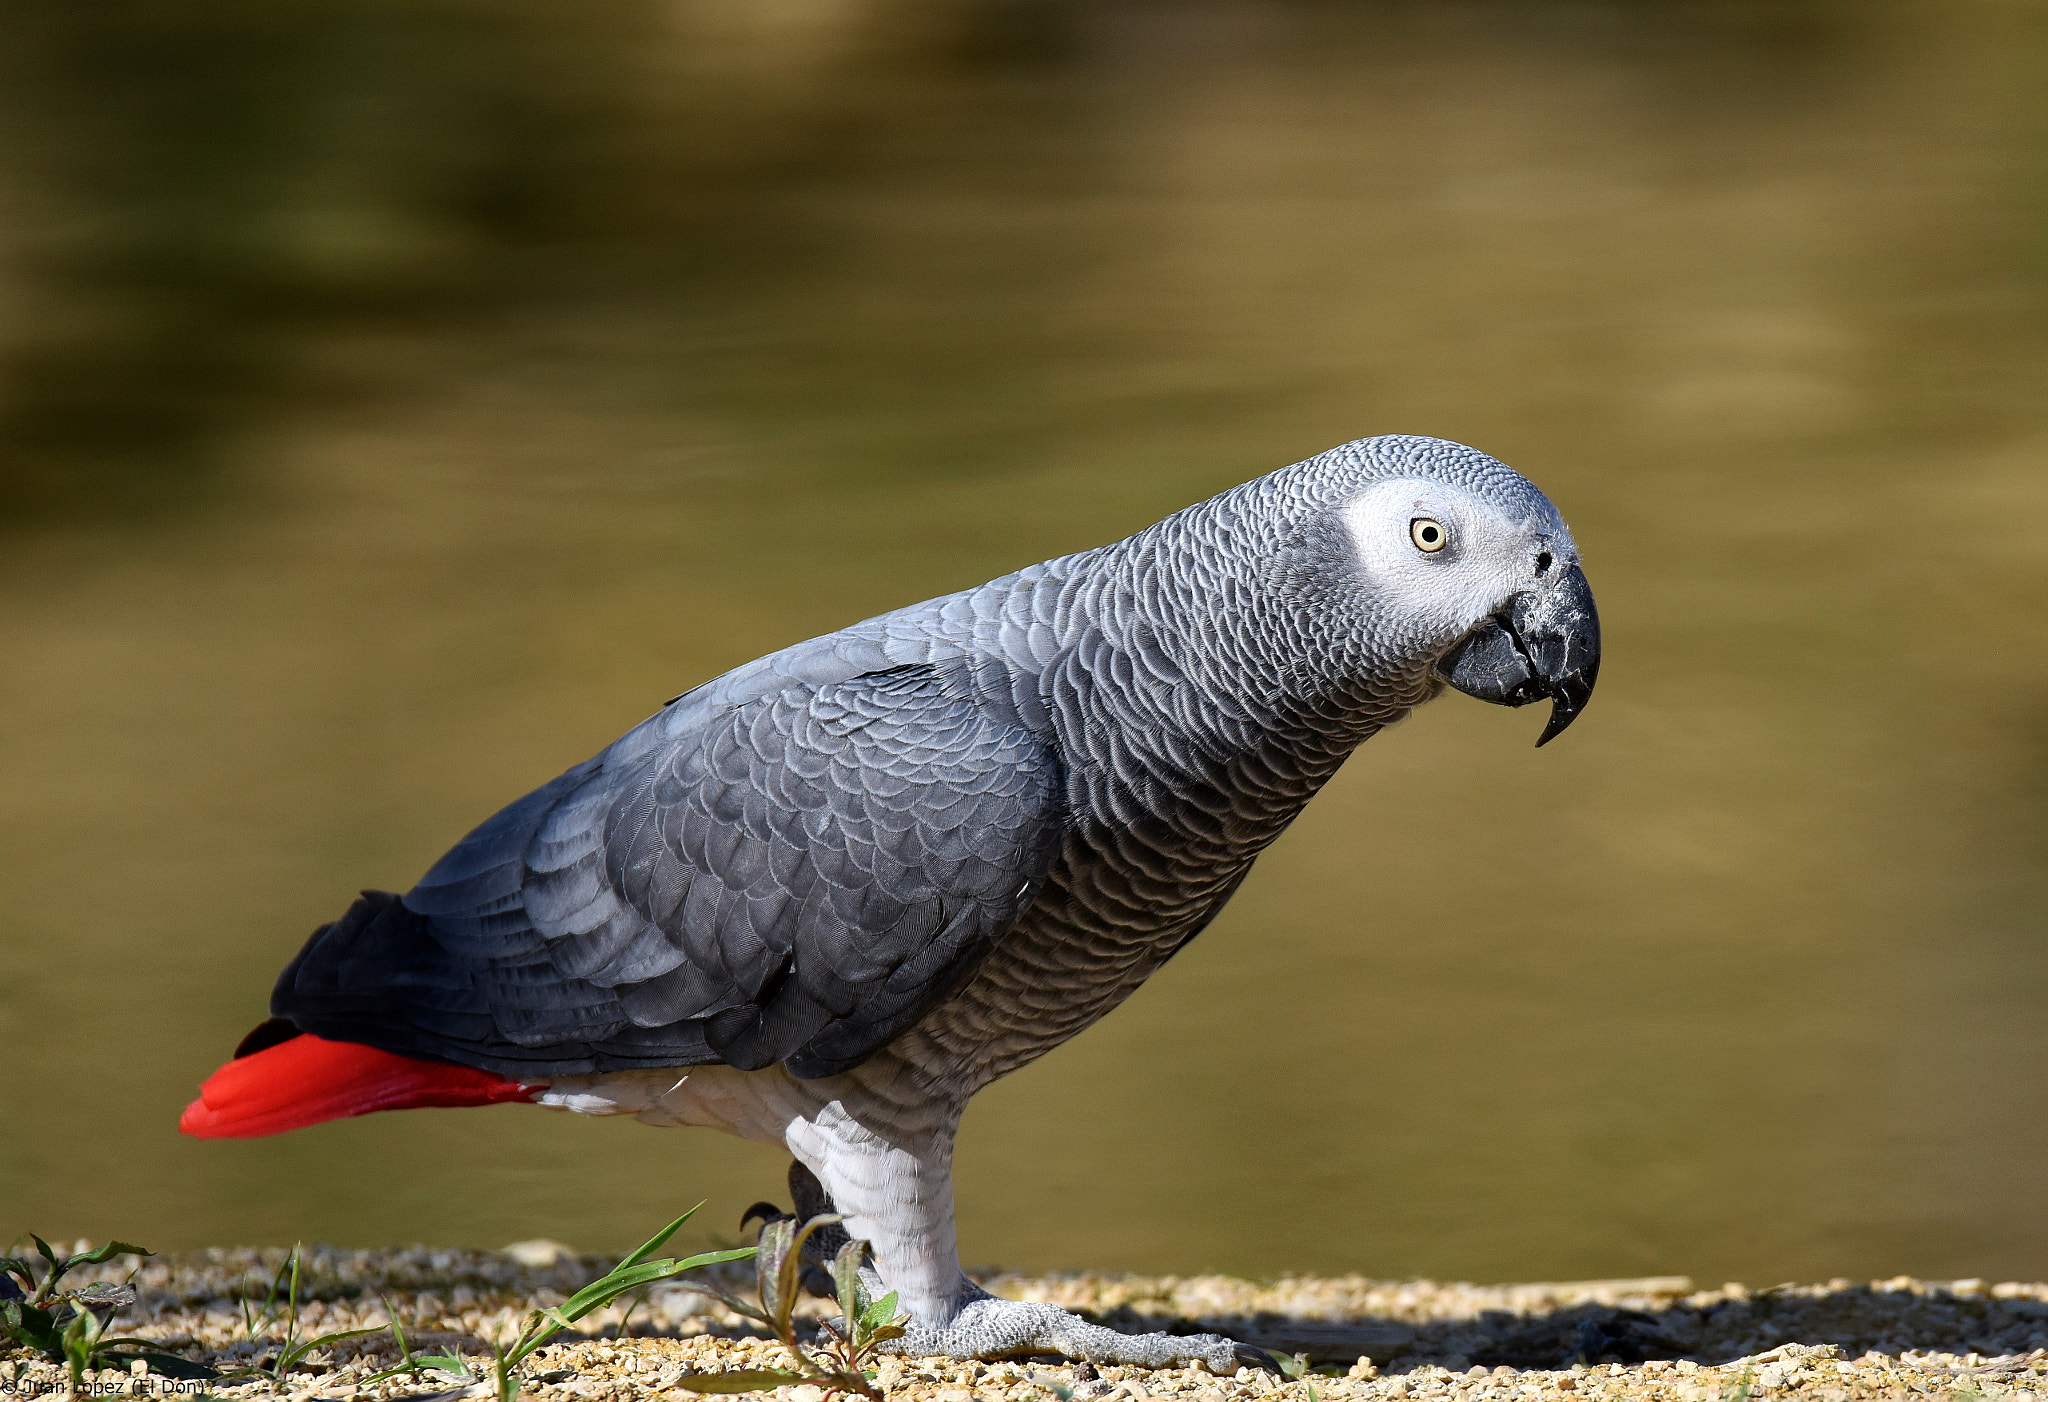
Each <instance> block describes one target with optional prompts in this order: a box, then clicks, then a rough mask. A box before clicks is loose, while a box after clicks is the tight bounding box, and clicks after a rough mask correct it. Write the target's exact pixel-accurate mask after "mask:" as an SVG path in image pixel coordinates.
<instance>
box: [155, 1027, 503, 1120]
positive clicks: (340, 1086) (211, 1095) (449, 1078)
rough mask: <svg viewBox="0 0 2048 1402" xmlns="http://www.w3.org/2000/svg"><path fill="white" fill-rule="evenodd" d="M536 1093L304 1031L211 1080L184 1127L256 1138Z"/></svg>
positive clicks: (469, 1070) (188, 1110) (481, 1074)
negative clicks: (378, 1114) (385, 1113)
mask: <svg viewBox="0 0 2048 1402" xmlns="http://www.w3.org/2000/svg"><path fill="white" fill-rule="evenodd" d="M532 1098H533V1095H532V1092H531V1091H530V1090H529V1089H528V1088H527V1087H526V1086H523V1085H521V1084H520V1083H519V1082H517V1081H508V1080H506V1079H505V1078H504V1077H502V1076H496V1075H493V1074H492V1073H490V1072H489V1071H478V1070H476V1069H475V1068H473V1067H469V1066H448V1065H444V1064H442V1063H441V1062H438V1061H416V1060H414V1059H413V1058H412V1057H409V1056H398V1055H396V1054H394V1053H392V1052H387V1051H378V1050H377V1049H376V1048H375V1047H366V1046H362V1045H360V1044H359V1043H356V1042H330V1041H328V1040H327V1039H326V1038H324V1037H315V1036H313V1035H312V1034H310V1033H303V1032H302V1033H300V1034H299V1035H298V1036H296V1037H293V1038H292V1039H291V1040H289V1041H285V1042H279V1043H278V1044H277V1045H275V1046H271V1047H266V1048H264V1049H263V1050H262V1051H259V1052H254V1053H251V1054H250V1055H248V1056H244V1057H238V1058H236V1059H235V1060H233V1061H230V1062H229V1063H228V1064H227V1065H225V1066H223V1067H221V1068H220V1070H218V1071H216V1072H214V1073H213V1074H212V1075H211V1076H209V1077H207V1078H206V1084H205V1085H203V1086H201V1087H200V1088H199V1098H198V1099H197V1100H195V1101H193V1102H192V1103H191V1104H190V1105H187V1106H186V1107H185V1113H184V1114H183V1115H182V1116H180V1117H179V1120H178V1128H179V1129H181V1130H183V1131H184V1132H185V1133H187V1134H190V1135H193V1136H194V1137H196V1138H199V1139H252V1138H255V1137H256V1136H258V1135H263V1134H281V1133H283V1132H284V1131H285V1130H288V1129H299V1128H302V1127H303V1126H305V1125H316V1124H319V1123H320V1122H321V1121H322V1120H338V1119H342V1118H343V1117H345V1116H348V1115H367V1114H369V1113H370V1112H371V1111H372V1110H412V1109H417V1108H419V1107H422V1106H428V1105H502V1104H505V1103H507V1102H511V1101H526V1100H531V1099H532Z"/></svg>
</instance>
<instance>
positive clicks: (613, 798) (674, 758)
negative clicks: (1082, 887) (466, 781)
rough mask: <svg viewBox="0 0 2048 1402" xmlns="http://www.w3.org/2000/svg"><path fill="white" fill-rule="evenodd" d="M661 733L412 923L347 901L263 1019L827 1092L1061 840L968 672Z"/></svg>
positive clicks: (510, 815)
mask: <svg viewBox="0 0 2048 1402" xmlns="http://www.w3.org/2000/svg"><path fill="white" fill-rule="evenodd" d="M685 704H686V705H687V702H686V703H685ZM645 729H646V728H645V727H643V730H645ZM655 733H656V734H657V735H659V737H660V738H659V742H658V743H648V741H647V738H646V737H645V736H644V735H642V734H641V732H635V735H634V736H629V737H627V740H625V741H622V742H620V744H619V745H616V746H614V747H613V748H612V749H611V750H609V751H607V752H606V753H605V754H603V755H600V756H598V758H596V759H594V760H592V761H590V762H589V763H587V764H583V765H579V766H577V767H576V768H575V769H572V770H570V771H569V772H568V773H566V774H564V775H562V776H561V777H560V778H559V779H557V780H555V781H554V782H553V783H551V784H548V785H546V786H545V787H543V788H541V789H538V790H536V791H535V792H534V793H532V794H529V795H528V796H527V797H526V798H523V799H521V800H520V801H519V802H517V803H514V804H513V805H511V806H510V807H509V808H506V809H505V810H504V811H503V812H501V813H499V814H498V815H497V816H496V817H494V818H492V819H491V820H490V821H488V822H486V823H485V824H484V825H483V826H481V827H479V828H478V829H477V830H476V831H475V832H473V833H471V834H470V835H469V836H468V837H467V838H465V839H463V841H462V842H461V843H459V844H457V846H456V847H455V848H454V849H453V850H452V851H450V852H449V853H448V854H447V856H445V857H443V858H442V859H441V861H440V862H438V863H437V864H436V865H435V866H434V868H433V870H431V871H429V872H428V873H427V875H426V876H425V877H424V878H422V879H421V881H420V883H419V885H417V886H416V887H414V888H413V889H412V890H411V891H410V892H408V893H407V894H406V895H405V896H404V897H402V898H401V897H394V896H390V895H386V894H383V893H375V892H372V893H366V894H365V896H364V899H363V900H361V901H359V902H357V903H356V905H355V906H354V907H353V908H351V909H350V911H349V912H348V914H347V915H345V916H344V917H343V918H342V919H341V920H339V921H337V922H335V923H334V924H333V925H330V926H326V927H324V928H323V929H321V930H320V931H319V932H317V933H316V934H315V935H314V936H313V938H312V939H311V940H310V941H309V942H308V943H307V945H306V947H305V949H304V950H302V951H301V952H300V954H299V956H298V957H297V958H296V959H295V960H293V962H292V963H291V965H290V966H289V967H288V968H286V970H285V971H284V973H283V975H282V976H281V977H280V978H279V980H278V985H277V990H276V993H275V995H274V996H273V998H272V1002H271V1011H272V1013H273V1014H274V1015H275V1016H276V1017H279V1018H283V1019H286V1020H288V1021H289V1022H291V1023H292V1024H293V1025H294V1026H296V1027H298V1028H300V1029H302V1030H304V1031H307V1032H312V1033H316V1034H318V1035H320V1036H322V1037H327V1038H333V1039H339V1040H346V1041H355V1042H360V1043H364V1044H367V1045H370V1046H375V1047H381V1048H383V1049H385V1050H388V1051H392V1052H397V1053H399V1054H402V1055H411V1056H425V1057H430V1058H435V1059H440V1060H446V1061H451V1062H455V1063H457V1064H460V1065H466V1066H475V1067H480V1068H484V1069H487V1070H490V1071H494V1072H497V1073H500V1074H502V1075H507V1076H520V1075H525V1076H529V1077H532V1076H544V1075H549V1074H555V1075H563V1074H576V1073H583V1072H591V1071H600V1070H612V1069H617V1068H620V1067H629V1066H682V1065H691V1064H699V1063H704V1062H711V1061H723V1062H726V1063H728V1064H731V1065H734V1066H738V1067H741V1068H744V1069H749V1070H752V1069H758V1068H761V1067H765V1066H770V1065H774V1064H776V1063H778V1062H780V1063H784V1064H786V1065H787V1066H788V1068H789V1069H790V1070H791V1071H792V1072H793V1073H795V1074H797V1075H799V1076H821V1075H830V1074H834V1073H836V1072H839V1071H843V1070H846V1069H849V1068H851V1067H853V1066H855V1065H858V1064H859V1063H860V1062H861V1061H863V1060H865V1059H866V1058H867V1057H868V1056H870V1055H872V1054H873V1053H874V1051H876V1050H877V1049H878V1048H879V1047H881V1046H882V1045H883V1044H884V1043H886V1042H887V1041H888V1040H889V1039H890V1038H892V1037H894V1036H896V1035H897V1034H898V1033H899V1032H901V1031H903V1030H904V1029H905V1028H907V1027H908V1026H909V1025H910V1024H911V1023H913V1022H914V1021H916V1019H917V1018H918V1017H919V1016H920V1015H921V1014H922V1013H923V1012H924V1011H925V1010H926V1009H928V1008H929V1007H931V1006H932V1005H933V1004H934V1003H935V1002H936V1001H938V1000H939V999H940V998H942V997H943V996H945V994H946V993H948V992H949V991H951V990H952V989H953V988H954V987H956V986H957V985H958V984H959V983H960V982H961V981H962V980H963V979H964V978H965V977H966V976H967V975H968V974H970V973H972V972H973V970H974V968H975V966H976V965H977V964H978V963H979V962H980V960H981V958H982V957H983V956H984V955H985V954H986V953H987V951H988V949H989V948H990V946H991V944H992V942H993V941H994V940H995V939H997V938H998V937H1000V935H1001V934H1002V932H1003V931H1004V930H1005V929H1006V928H1007V927H1008V926H1009V925H1010V924H1011V923H1012V922H1013V921H1014V920H1015V919H1016V917H1017V916H1018V914H1019V913H1020V912H1021V911H1022V910H1023V909H1024V907H1025V906H1027V905H1028V904H1029V903H1030V901H1031V899H1032V898H1033V896H1034V895H1035V894H1036V892H1037V889H1038V887H1039V885H1040V883H1041V882H1042V881H1043V879H1044V877H1045V874H1046V871H1047V870H1048V868H1049V867H1050V865H1051V862H1052V858H1053V856H1054V854H1055V853H1056V852H1057V851H1058V849H1059V845H1060V842H1061V840H1062V838H1063V836H1064V823H1063V819H1062V813H1061V807H1060V802H1059V792H1060V783H1059V774H1058V762H1057V760H1056V758H1055V757H1054V756H1053V755H1052V753H1051V752H1050V751H1048V750H1047V749H1046V747H1045V746H1043V745H1042V744H1041V743H1040V742H1039V741H1038V740H1037V739H1036V738H1034V737H1033V736H1032V735H1030V734H1029V733H1028V732H1026V731H1024V730H1022V729H1021V728H1019V727H1018V726H1017V725H1016V724H1015V723H1014V722H1011V721H1009V720H1007V719H1005V718H1004V717H1002V716H1000V715H996V714H993V713H991V712H990V711H988V710H986V709H985V708H983V707H982V706H980V705H979V704H977V702H976V701H975V699H974V697H973V694H972V692H971V691H970V689H969V688H968V686H967V685H966V676H965V671H964V668H963V667H962V666H960V665H959V664H952V665H947V664H940V665H932V666H926V665H919V666H907V667H899V668H894V669H891V670H887V671H881V672H871V673H867V674H865V675H860V676H854V677H851V678H848V679H845V680H837V681H824V682H818V683H805V682H795V681H787V680H785V682H784V684H782V685H780V686H779V687H778V688H777V689H774V690H772V691H769V692H767V693H765V694H762V695H759V696H756V697H753V698H751V699H748V700H745V701H743V702H741V703H739V704H725V703H721V704H717V705H708V704H707V705H699V706H698V707H697V708H696V711H695V713H694V714H687V715H685V716H684V723H682V724H680V725H673V724H672V725H668V726H663V727H659V728H658V730H657V731H656V732H655Z"/></svg>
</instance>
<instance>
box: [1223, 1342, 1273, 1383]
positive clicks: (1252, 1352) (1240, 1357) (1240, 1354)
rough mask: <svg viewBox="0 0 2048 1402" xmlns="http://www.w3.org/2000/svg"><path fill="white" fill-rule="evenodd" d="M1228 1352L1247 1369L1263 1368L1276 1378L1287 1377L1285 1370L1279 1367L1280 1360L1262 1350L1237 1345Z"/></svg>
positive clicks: (1249, 1345)
mask: <svg viewBox="0 0 2048 1402" xmlns="http://www.w3.org/2000/svg"><path fill="white" fill-rule="evenodd" d="M1230 1351H1231V1352H1232V1353H1233V1354H1235V1355H1236V1356H1237V1361H1238V1362H1240V1363H1242V1364H1244V1365H1245V1366H1246V1367H1248V1368H1263V1369H1265V1371H1267V1372H1268V1373H1271V1374H1272V1375H1273V1376H1274V1377H1276V1378H1284V1377H1286V1376H1287V1370H1286V1369H1285V1368H1282V1367H1281V1366H1280V1360H1279V1359H1277V1358H1275V1357H1274V1356H1273V1355H1272V1354H1270V1353H1268V1352H1266V1350H1264V1349H1262V1348H1255V1347H1253V1346H1252V1345H1251V1344H1237V1345H1234V1346H1233V1347H1232V1348H1231V1350H1230Z"/></svg>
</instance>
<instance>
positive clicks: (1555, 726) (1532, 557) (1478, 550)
mask: <svg viewBox="0 0 2048 1402" xmlns="http://www.w3.org/2000/svg"><path fill="white" fill-rule="evenodd" d="M1474 485H1475V486H1476V485H1477V484H1474ZM1486 485H1487V486H1489V487H1491V488H1492V489H1491V490H1485V489H1481V490H1475V489H1474V486H1468V485H1466V484H1463V483H1460V482H1455V481H1444V480H1441V479H1439V478H1436V477H1433V476H1414V477H1409V476H1398V477H1390V478H1381V479H1380V480H1378V481H1375V482H1373V483H1371V484H1370V485H1369V486H1367V487H1366V488H1365V489H1364V490H1363V491H1362V492H1360V493H1359V494H1358V495H1357V496H1355V497H1353V498H1352V499H1351V500H1350V501H1348V502H1347V503H1346V504H1345V505H1344V506H1343V508H1342V517H1343V521H1344V526H1345V529H1346V533H1347V534H1348V535H1349V537H1350V540H1351V544H1352V548H1353V550H1354V551H1355V558H1356V561H1357V565H1358V568H1359V569H1360V570H1361V571H1362V573H1363V574H1364V575H1365V582H1366V584H1367V586H1368V589H1369V591H1370V595H1371V597H1373V598H1374V599H1375V600H1376V601H1379V602H1380V603H1381V604H1382V605H1383V606H1384V607H1387V608H1388V609H1389V610H1390V611H1392V612H1394V613H1397V614H1398V615H1399V616H1401V617H1402V619H1403V620H1404V622H1406V623H1407V625H1408V628H1407V629H1404V631H1407V632H1408V633H1409V636H1411V637H1414V638H1416V640H1417V643H1418V645H1420V646H1421V647H1423V648H1425V649H1428V650H1432V651H1434V652H1435V655H1436V656H1435V662H1434V664H1433V670H1434V672H1435V675H1436V676H1437V677H1438V678H1439V679H1440V680H1441V681H1443V682H1446V683H1448V684H1449V685H1450V686H1452V687H1454V688H1456V689H1457V690H1459V691H1462V692H1464V693H1465V694H1466V695H1467V696H1475V697H1477V698H1479V699H1480V700H1482V701H1491V702H1493V703H1494V704H1495V705H1499V706H1526V705H1528V704H1529V703H1531V702H1533V701H1541V700H1544V699H1546V698H1547V699H1548V700H1549V701H1550V723H1549V724H1548V725H1546V726H1545V727H1544V728H1543V734H1542V736H1541V738H1539V739H1538V740H1537V741H1536V743H1537V744H1538V745H1539V746H1540V745H1544V744H1547V743H1549V742H1550V741H1551V740H1553V739H1555V738H1556V737H1557V736H1558V735H1559V734H1560V733H1562V732H1563V730H1564V728H1565V727H1566V726H1568V725H1570V724H1571V723H1572V721H1573V720H1575V719H1576V718H1577V717H1578V715H1579V712H1580V711H1582V710H1583V709H1585V705H1586V701H1587V698H1588V697H1590V696H1591V695H1592V694H1593V682H1594V679H1595V678H1596V677H1598V675H1599V673H1600V617H1599V614H1598V613H1597V612H1595V610H1594V608H1593V592H1592V589H1591V588H1590V587H1589V586H1588V585H1587V583H1586V574H1585V571H1584V570H1583V569H1581V568H1580V565H1579V552H1578V547H1577V546H1576V545H1574V544H1573V543H1572V537H1571V532H1570V531H1569V530H1568V529H1566V527H1565V524H1564V519H1563V518H1562V517H1561V516H1559V515H1558V512H1557V508H1556V507H1554V506H1552V505H1551V503H1550V500H1549V498H1547V497H1545V496H1544V495H1543V494H1542V493H1541V492H1539V491H1537V490H1536V489H1535V488H1534V487H1533V486H1530V485H1529V484H1528V483H1527V482H1526V481H1525V480H1523V479H1521V478H1520V477H1513V478H1512V482H1511V483H1509V484H1508V485H1509V486H1510V487H1511V488H1512V489H1511V490H1502V489H1501V486H1500V485H1499V484H1496V483H1489V484H1486Z"/></svg>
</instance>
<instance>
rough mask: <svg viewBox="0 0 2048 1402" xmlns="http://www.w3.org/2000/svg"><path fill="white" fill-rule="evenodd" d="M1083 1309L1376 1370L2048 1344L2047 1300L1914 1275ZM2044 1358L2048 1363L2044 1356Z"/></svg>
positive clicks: (1999, 1352)
mask: <svg viewBox="0 0 2048 1402" xmlns="http://www.w3.org/2000/svg"><path fill="white" fill-rule="evenodd" d="M1092 1317H1093V1318H1095V1319H1096V1320H1097V1321H1098V1322H1100V1323H1102V1324H1106V1325H1108V1326H1109V1327H1111V1328H1115V1329H1120V1330H1124V1331H1126V1332H1139V1331H1143V1330H1158V1329H1164V1330H1166V1331H1167V1332H1169V1333H1198V1332H1199V1333H1218V1334H1227V1335H1228V1336H1230V1337H1231V1338H1234V1339H1237V1340H1238V1341H1240V1342H1242V1343H1248V1344H1253V1345H1256V1346H1258V1347H1261V1348H1266V1349H1270V1350H1272V1351H1274V1352H1276V1353H1283V1354H1301V1353H1306V1354H1308V1355H1309V1357H1310V1359H1311V1360H1312V1361H1313V1362H1315V1363H1317V1364H1322V1365H1327V1364H1350V1363H1353V1362H1355V1361H1356V1360H1357V1359H1358V1358H1360V1357H1361V1356H1364V1357H1369V1358H1371V1359H1372V1360H1373V1362H1374V1364H1375V1365H1377V1366H1378V1367H1379V1368H1381V1369H1382V1371H1386V1372H1402V1371H1406V1370H1408V1369H1410V1368H1414V1367H1418V1366H1421V1365H1423V1364H1437V1365H1440V1366H1452V1367H1456V1368H1460V1369H1463V1368H1469V1367H1473V1366H1479V1367H1487V1368H1495V1367H1508V1368H1514V1369H1517V1370H1527V1369H1558V1368H1569V1367H1572V1366H1574V1365H1577V1364H1581V1363H1587V1364H1599V1363H1621V1364H1637V1363H1644V1362H1647V1361H1650V1360H1652V1359H1673V1360H1679V1359H1689V1360H1691V1361H1693V1362H1696V1363H1700V1364H1705V1365H1712V1364H1719V1363H1728V1362H1732V1361H1734V1360H1736V1359H1740V1358H1747V1357H1753V1356H1755V1355H1757V1354H1760V1353H1767V1352H1770V1351H1772V1350H1774V1349H1780V1348H1783V1347H1784V1346H1786V1345H1804V1346H1808V1347H1827V1346H1830V1345H1832V1346H1833V1347H1834V1348H1836V1349H1839V1350H1840V1354H1839V1356H1841V1357H1844V1358H1856V1357H1860V1356H1862V1355H1864V1354H1866V1353H1878V1354H1885V1355H1892V1356H1895V1357H1897V1356H1904V1355H1907V1354H1921V1353H1942V1354H1955V1355H1968V1354H1977V1355H1979V1356H1980V1357H1983V1358H1991V1359H2012V1358H2018V1357H2020V1356H2023V1355H2029V1354H2035V1353H2037V1351H2048V1299H2042V1298H2038V1297H2033V1296H2022V1297H2012V1298H2007V1297H2000V1296H1994V1295H1992V1294H1990V1293H1989V1292H1986V1291H1983V1290H1962V1291H1958V1290H1955V1289H1952V1288H1950V1287H1947V1286H1930V1285H1921V1284H1915V1285H1912V1286H1906V1287H1900V1288H1879V1287H1874V1286H1861V1285H1851V1286H1846V1287H1841V1286H1836V1287H1827V1288H1808V1287H1796V1288H1795V1287H1780V1288H1778V1289H1774V1290H1765V1291H1758V1292H1753V1293H1745V1294H1742V1295H1738V1296H1733V1297H1730V1296H1726V1295H1724V1294H1723V1292H1718V1291H1717V1292H1712V1293H1711V1294H1709V1295H1706V1296H1691V1297H1687V1298H1680V1299H1674V1300H1669V1301H1663V1302H1657V1303H1655V1304H1651V1305H1647V1306H1640V1307H1634V1308H1631V1307H1626V1306H1621V1305H1607V1304H1599V1303H1582V1304H1575V1305H1571V1306H1569V1307H1557V1308H1552V1309H1547V1310H1542V1311H1531V1312H1521V1311H1514V1310H1508V1309H1494V1310H1483V1311H1480V1312H1479V1313H1477V1314H1476V1315H1473V1316H1471V1317H1468V1318H1462V1319H1451V1320H1433V1321H1427V1322H1423V1323H1411V1322H1405V1321H1402V1320H1398V1319H1391V1318H1372V1317H1354V1318H1346V1319H1331V1318H1326V1317H1309V1316H1300V1315H1288V1314H1278V1313H1259V1314H1247V1315H1203V1316H1201V1317H1199V1318H1171V1317H1169V1318H1162V1317H1160V1316H1159V1315H1157V1314H1143V1313H1140V1312H1138V1311H1135V1310H1132V1309H1128V1308H1122V1309H1116V1310H1111V1311H1106V1312H1104V1313H1102V1314H1100V1315H1096V1316H1092ZM2042 1357H2043V1361H2044V1362H2048V1353H2044V1354H2043V1355H2042Z"/></svg>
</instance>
